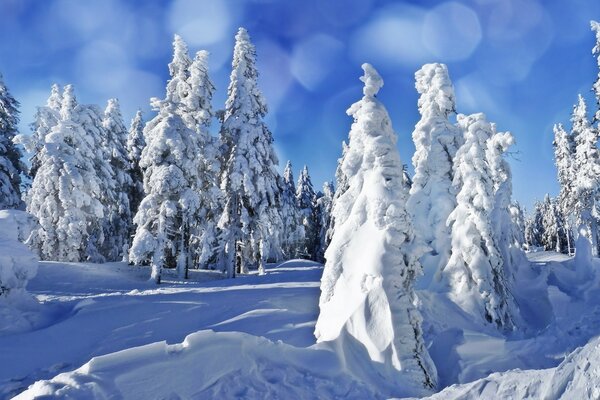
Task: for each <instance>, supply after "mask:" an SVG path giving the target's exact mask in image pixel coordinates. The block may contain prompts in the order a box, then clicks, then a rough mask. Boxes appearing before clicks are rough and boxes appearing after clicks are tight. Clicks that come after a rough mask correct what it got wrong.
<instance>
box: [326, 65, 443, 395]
mask: <svg viewBox="0 0 600 400" xmlns="http://www.w3.org/2000/svg"><path fill="white" fill-rule="evenodd" d="M362 67H363V70H364V76H363V77H362V78H361V80H362V81H363V82H364V83H365V86H364V89H363V94H364V96H363V98H362V99H361V100H360V101H358V102H356V103H354V104H353V105H352V106H351V107H350V108H349V109H348V111H347V113H348V115H351V116H352V117H353V118H354V123H353V124H352V128H351V130H350V134H349V136H350V141H349V146H348V148H347V151H346V157H344V161H343V163H342V165H341V168H342V169H343V172H344V174H345V176H347V177H348V186H347V189H346V190H345V191H344V193H343V194H342V195H341V196H340V197H339V198H338V201H337V202H336V203H335V206H334V210H333V214H334V215H335V216H336V217H337V216H338V215H339V216H341V217H342V218H340V219H337V220H336V226H335V231H334V233H333V238H332V241H331V244H330V245H329V247H328V248H327V252H326V256H325V258H326V259H327V262H326V264H325V269H324V271H323V277H322V280H321V297H320V301H319V307H320V314H319V318H318V320H317V324H316V328H315V336H316V337H317V341H318V342H328V341H336V342H339V344H338V345H337V346H335V348H336V349H337V351H340V352H342V353H344V355H350V354H352V356H351V357H355V354H358V353H357V350H356V348H354V346H358V347H359V348H361V349H363V350H362V351H363V352H364V351H365V350H364V349H366V353H368V357H369V358H370V360H372V361H373V362H374V368H376V369H378V372H379V373H380V375H381V376H382V378H383V379H384V380H385V384H389V385H390V386H392V387H393V386H394V385H398V382H399V381H402V378H403V377H405V378H407V379H408V381H410V382H416V383H418V384H419V386H421V389H423V388H429V389H431V388H433V387H435V384H436V371H435V366H434V365H433V363H432V361H431V359H430V358H429V354H428V353H427V349H426V348H425V345H424V342H423V338H422V330H421V317H420V314H419V312H418V311H417V309H416V307H415V302H416V295H415V292H414V290H413V283H414V280H415V278H416V277H417V276H418V275H419V274H420V273H421V266H420V264H419V261H418V259H417V258H416V257H415V256H414V254H415V249H414V246H415V242H414V230H413V228H412V225H411V218H410V215H409V214H408V213H407V211H406V208H405V204H406V200H407V197H408V193H407V190H406V187H405V185H404V183H403V180H402V175H403V174H402V162H401V161H400V155H399V153H398V150H397V148H396V141H397V137H396V134H395V132H394V130H393V128H392V125H391V121H390V119H389V116H388V113H387V111H386V109H385V107H384V106H383V104H381V103H380V102H379V101H378V100H377V99H376V97H375V96H376V94H377V92H378V91H379V89H380V88H381V86H382V85H383V80H382V79H381V77H380V76H379V74H378V73H377V72H376V71H375V69H374V68H373V67H372V66H370V65H369V64H363V66H362ZM363 354H365V353H363ZM392 390H393V389H392Z"/></svg>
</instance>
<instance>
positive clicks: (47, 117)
mask: <svg viewBox="0 0 600 400" xmlns="http://www.w3.org/2000/svg"><path fill="white" fill-rule="evenodd" d="M61 102H62V94H61V91H60V87H59V86H58V85H57V84H54V85H52V89H51V92H50V97H48V100H47V101H46V105H45V106H41V107H38V108H37V112H36V113H35V117H34V122H33V123H32V124H31V131H32V134H31V136H29V135H27V136H26V135H18V136H17V141H18V142H19V143H21V144H22V145H23V146H24V147H25V150H27V152H29V153H31V157H30V159H29V160H30V163H31V166H30V167H29V176H30V177H31V179H32V180H33V178H35V174H36V173H37V170H38V168H39V167H40V159H39V158H40V153H41V151H42V148H43V147H44V140H45V137H46V135H47V134H48V133H49V132H50V130H51V129H52V128H53V127H54V126H55V125H56V124H57V123H58V120H59V119H60V107H61Z"/></svg>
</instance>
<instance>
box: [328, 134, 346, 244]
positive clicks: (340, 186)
mask: <svg viewBox="0 0 600 400" xmlns="http://www.w3.org/2000/svg"><path fill="white" fill-rule="evenodd" d="M347 152H348V145H347V144H346V142H345V141H343V142H342V156H341V157H340V158H338V162H337V167H336V169H335V192H334V194H333V200H332V202H331V209H332V210H333V209H334V208H335V205H336V203H337V201H338V199H339V198H340V197H341V196H342V194H344V193H345V192H346V190H348V177H347V176H346V175H344V171H343V170H342V165H343V164H344V160H345V158H346V154H347ZM346 217H347V215H341V214H340V215H339V216H338V217H337V218H346ZM342 222H343V221H342V220H340V221H339V223H340V224H341V223H342ZM335 225H336V216H335V215H333V214H331V216H330V220H329V227H328V228H327V237H326V238H325V244H326V245H327V246H329V243H331V238H332V237H333V233H334V232H335Z"/></svg>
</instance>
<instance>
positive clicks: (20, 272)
mask: <svg viewBox="0 0 600 400" xmlns="http://www.w3.org/2000/svg"><path fill="white" fill-rule="evenodd" d="M34 227H35V222H34V220H33V217H32V216H31V215H29V214H27V213H26V212H23V211H18V210H0V335H2V334H5V333H8V332H16V331H21V330H27V329H28V328H29V327H30V326H31V323H30V321H29V319H28V316H29V315H30V313H31V312H32V311H34V310H35V308H36V305H37V303H36V302H35V301H34V300H33V299H32V298H31V296H29V295H28V294H27V292H26V291H25V286H26V285H27V282H28V281H29V280H30V279H31V278H33V277H34V276H35V275H36V273H37V268H38V260H37V257H36V256H35V255H34V254H33V253H32V252H31V251H30V250H29V248H28V247H27V246H25V245H24V244H23V243H21V242H20V241H24V240H26V239H27V238H28V237H29V234H30V233H31V231H32V229H33V228H34Z"/></svg>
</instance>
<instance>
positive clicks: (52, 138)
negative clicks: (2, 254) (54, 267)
mask: <svg viewBox="0 0 600 400" xmlns="http://www.w3.org/2000/svg"><path fill="white" fill-rule="evenodd" d="M87 110H88V108H87V107H86V106H79V105H78V104H77V101H76V99H75V95H74V93H73V87H72V86H71V85H67V86H66V87H65V89H64V93H63V95H62V104H61V109H60V119H59V121H58V123H57V124H56V125H55V126H54V127H53V128H52V129H51V131H50V132H49V133H48V134H47V135H46V136H45V138H44V145H43V147H42V149H41V152H40V157H39V168H38V170H37V173H36V175H35V178H34V180H33V183H32V185H31V189H30V191H29V192H28V195H27V211H28V212H29V213H30V214H32V215H34V216H35V217H36V218H37V219H38V221H39V223H40V227H39V228H38V229H36V230H35V231H34V232H33V236H32V239H31V244H32V245H33V246H34V247H36V248H37V250H38V253H39V255H40V257H41V258H42V259H44V260H54V261H84V260H88V259H89V258H90V256H92V257H95V256H96V255H97V252H96V251H93V252H92V254H90V239H91V238H92V240H94V245H96V244H97V243H101V240H100V239H101V238H98V237H97V236H96V237H95V238H94V235H101V234H102V230H101V226H100V221H101V220H102V218H103V217H104V206H103V205H102V203H101V201H100V200H99V199H100V198H101V191H102V190H103V189H102V187H103V182H101V180H102V178H101V177H99V175H98V171H97V159H98V157H97V151H98V149H100V148H101V147H102V145H101V140H100V137H99V136H97V135H94V134H90V132H87V131H86V130H85V129H84V127H83V125H82V123H81V119H82V118H83V117H82V114H83V113H84V112H85V111H87ZM100 128H101V125H100Z"/></svg>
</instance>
